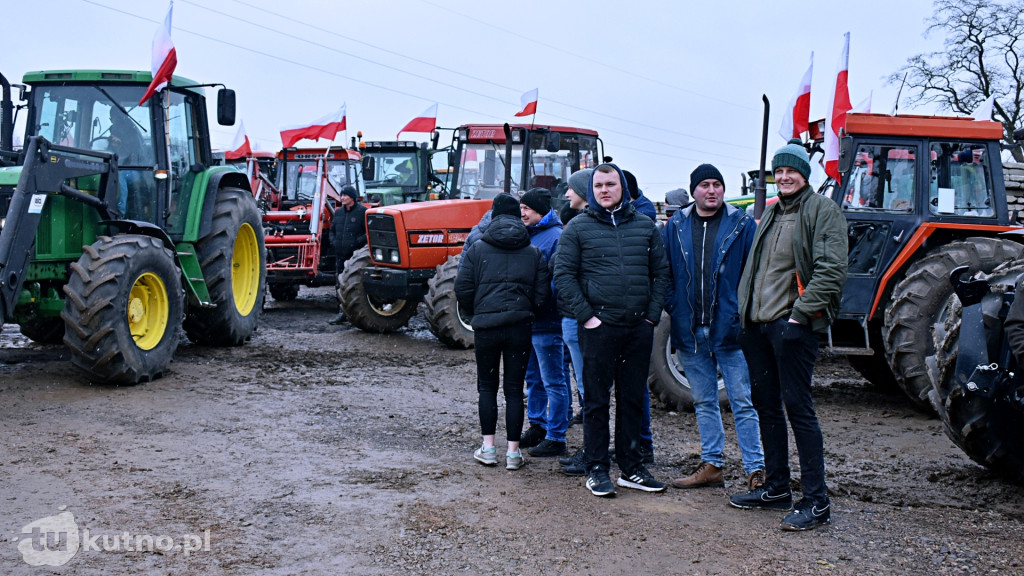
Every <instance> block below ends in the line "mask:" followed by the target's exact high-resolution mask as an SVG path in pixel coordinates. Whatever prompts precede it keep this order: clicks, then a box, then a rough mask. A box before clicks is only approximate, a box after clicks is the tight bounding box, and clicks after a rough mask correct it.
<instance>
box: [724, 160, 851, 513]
mask: <svg viewBox="0 0 1024 576" xmlns="http://www.w3.org/2000/svg"><path fill="white" fill-rule="evenodd" d="M772 170H773V171H774V173H775V185H776V186H777V187H778V189H779V201H778V202H776V203H775V204H774V205H772V206H771V208H769V209H767V210H765V212H764V215H763V216H762V218H761V223H760V225H759V226H758V228H757V234H755V235H754V243H753V246H752V247H751V249H750V256H749V257H748V258H747V263H746V266H745V267H744V269H743V276H742V278H741V279H740V286H739V291H738V295H739V317H740V323H741V325H742V330H741V332H740V346H741V347H742V348H743V355H744V357H745V358H746V360H747V365H748V367H749V369H750V382H751V397H752V400H753V402H754V408H756V409H757V415H758V420H759V427H760V430H761V442H762V445H763V447H764V461H765V470H764V471H765V480H764V484H763V485H762V486H760V487H758V488H754V489H752V490H750V491H749V492H747V493H746V494H736V495H734V496H732V497H730V498H729V503H730V504H732V505H733V506H735V507H737V508H767V509H772V510H789V509H790V508H794V506H793V494H792V492H791V491H790V469H789V444H788V432H787V429H786V421H787V417H788V420H789V424H790V427H791V428H792V430H793V438H794V439H795V440H796V447H797V452H798V453H799V455H800V486H801V488H802V489H803V498H802V499H801V500H800V501H799V502H797V503H796V506H795V509H794V510H793V512H792V513H791V514H789V515H788V516H786V517H785V518H784V519H783V520H782V523H781V524H780V526H779V527H780V528H781V529H783V530H810V529H813V528H817V527H818V526H823V525H825V524H828V523H829V522H831V519H832V512H831V506H830V504H829V498H828V489H827V487H826V486H825V446H824V439H823V436H822V433H821V427H820V425H819V423H818V417H817V415H816V414H815V412H814V401H813V399H812V397H811V377H812V375H813V373H814V361H815V357H816V356H817V354H818V339H819V336H820V335H822V334H825V333H827V331H828V328H829V325H830V324H831V323H832V321H833V320H834V319H835V318H836V315H837V314H838V313H839V302H840V298H841V296H842V290H843V284H844V283H845V282H846V269H847V250H848V242H847V239H846V238H847V235H846V218H845V217H844V216H843V212H842V210H841V209H840V208H839V205H838V204H837V203H836V202H835V201H833V200H832V199H831V198H829V197H827V196H824V195H821V194H815V193H814V190H812V189H811V187H810V185H808V184H807V177H808V176H809V175H810V173H811V166H810V163H809V162H808V156H807V151H806V150H804V149H803V147H802V146H800V145H799V144H797V143H796V142H793V141H790V143H789V144H786V145H785V146H783V147H782V148H780V149H779V150H778V152H776V153H775V156H774V158H772Z"/></svg>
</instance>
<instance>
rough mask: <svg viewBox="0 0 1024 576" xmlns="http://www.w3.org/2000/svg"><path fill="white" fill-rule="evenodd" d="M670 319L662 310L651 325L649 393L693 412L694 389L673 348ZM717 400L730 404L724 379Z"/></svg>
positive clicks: (681, 408) (668, 403)
mask: <svg viewBox="0 0 1024 576" xmlns="http://www.w3.org/2000/svg"><path fill="white" fill-rule="evenodd" d="M671 333H672V322H671V321H670V320H669V316H668V314H665V313H662V315H661V321H660V322H658V325H657V326H656V327H655V328H654V350H653V351H652V353H651V371H650V373H649V374H648V377H647V383H648V385H649V386H650V388H651V392H654V394H655V395H656V396H657V397H658V398H660V399H661V401H662V402H664V403H665V404H667V405H668V406H670V407H672V408H674V409H676V410H686V411H687V412H693V391H692V390H691V389H690V382H689V381H688V380H687V379H686V369H685V368H684V367H683V363H682V362H681V361H680V360H679V355H678V354H676V353H675V351H674V350H673V349H672V338H671ZM718 403H719V404H720V405H722V406H723V407H728V406H729V397H728V395H727V394H726V392H725V381H724V380H722V379H721V378H719V379H718Z"/></svg>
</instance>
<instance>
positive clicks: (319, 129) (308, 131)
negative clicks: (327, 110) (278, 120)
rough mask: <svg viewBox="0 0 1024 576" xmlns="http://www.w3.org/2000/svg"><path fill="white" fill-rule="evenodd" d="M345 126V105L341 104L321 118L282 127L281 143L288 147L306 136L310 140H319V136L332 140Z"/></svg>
mask: <svg viewBox="0 0 1024 576" xmlns="http://www.w3.org/2000/svg"><path fill="white" fill-rule="evenodd" d="M347 128H348V126H347V117H346V115H345V105H344V104H342V105H341V108H338V111H337V112H335V113H333V114H328V115H327V116H324V117H323V118H318V119H317V120H314V121H313V123H311V124H305V125H302V126H289V127H287V128H282V129H281V144H283V145H284V147H285V148H289V147H291V146H294V145H295V143H296V142H298V141H299V140H302V139H304V138H308V139H310V140H319V139H320V138H326V139H328V140H334V137H335V136H337V135H338V132H341V131H343V130H346V129H347Z"/></svg>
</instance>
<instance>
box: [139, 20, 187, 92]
mask: <svg viewBox="0 0 1024 576" xmlns="http://www.w3.org/2000/svg"><path fill="white" fill-rule="evenodd" d="M173 11H174V2H171V5H170V6H168V7H167V17H166V18H164V23H163V25H161V26H160V28H158V29H157V31H156V35H155V36H153V60H152V69H153V81H152V82H150V83H149V87H147V88H146V93H145V94H143V95H142V100H139V106H142V105H143V104H145V102H146V100H149V99H150V97H152V96H153V94H155V93H157V92H159V91H161V90H163V89H164V87H165V86H167V83H168V82H170V81H171V76H173V75H174V68H175V67H176V66H177V65H178V53H177V51H175V49H174V43H173V42H171V12H173Z"/></svg>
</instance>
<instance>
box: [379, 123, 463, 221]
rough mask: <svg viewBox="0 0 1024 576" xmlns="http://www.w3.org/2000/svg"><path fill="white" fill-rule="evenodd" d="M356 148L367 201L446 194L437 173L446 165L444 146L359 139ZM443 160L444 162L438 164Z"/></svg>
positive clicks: (383, 203) (416, 199)
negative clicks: (442, 147) (435, 147)
mask: <svg viewBox="0 0 1024 576" xmlns="http://www.w3.org/2000/svg"><path fill="white" fill-rule="evenodd" d="M361 134H362V133H360V135H361ZM434 134H437V133H436V132H435V133H434ZM435 142H436V141H435ZM359 150H360V152H362V154H363V179H364V180H366V188H367V200H368V201H369V202H372V203H374V204H378V205H381V206H390V205H392V204H401V203H404V202H419V201H423V200H439V199H444V198H446V197H447V193H446V192H445V187H444V182H443V180H442V178H440V177H439V176H438V172H439V171H443V170H444V169H445V168H447V166H448V153H447V150H436V149H432V148H430V147H428V145H427V143H426V142H419V143H417V142H411V141H407V140H400V141H377V140H368V141H360V142H359ZM442 161H443V162H442ZM442 163H443V166H442V165H439V164H442Z"/></svg>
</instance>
